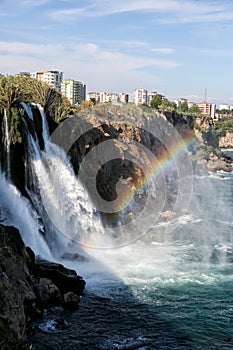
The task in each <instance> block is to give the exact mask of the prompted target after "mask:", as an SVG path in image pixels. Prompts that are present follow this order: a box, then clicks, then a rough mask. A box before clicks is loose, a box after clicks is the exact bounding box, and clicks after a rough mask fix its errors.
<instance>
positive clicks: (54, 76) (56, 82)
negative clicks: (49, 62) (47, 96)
mask: <svg viewBox="0 0 233 350" xmlns="http://www.w3.org/2000/svg"><path fill="white" fill-rule="evenodd" d="M30 76H31V77H32V78H35V79H37V80H39V81H43V82H44V83H47V84H48V85H50V86H51V87H52V88H54V89H56V90H57V91H59V92H61V82H62V79H63V72H59V71H56V70H39V71H38V72H32V73H30Z"/></svg>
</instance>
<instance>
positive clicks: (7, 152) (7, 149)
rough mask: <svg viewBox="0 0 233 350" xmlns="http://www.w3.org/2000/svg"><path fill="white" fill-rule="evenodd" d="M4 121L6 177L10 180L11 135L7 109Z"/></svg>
mask: <svg viewBox="0 0 233 350" xmlns="http://www.w3.org/2000/svg"><path fill="white" fill-rule="evenodd" d="M3 120H4V129H5V135H4V145H5V149H6V176H7V178H10V176H11V174H10V172H11V167H10V145H11V144H10V134H9V127H8V120H7V113H6V109H4V114H3Z"/></svg>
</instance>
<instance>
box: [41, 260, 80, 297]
mask: <svg viewBox="0 0 233 350" xmlns="http://www.w3.org/2000/svg"><path fill="white" fill-rule="evenodd" d="M35 276H36V278H38V279H40V278H47V279H50V280H51V281H52V282H53V283H54V284H55V285H56V286H57V288H58V289H59V290H60V292H61V293H62V294H65V293H67V292H74V293H76V294H82V293H83V290H84V287H85V284H86V282H85V281H84V280H83V278H82V277H81V276H78V275H77V273H76V271H74V270H71V269H67V268H65V267H64V266H63V265H61V264H57V263H52V262H49V261H46V260H41V261H39V262H37V263H36V264H35Z"/></svg>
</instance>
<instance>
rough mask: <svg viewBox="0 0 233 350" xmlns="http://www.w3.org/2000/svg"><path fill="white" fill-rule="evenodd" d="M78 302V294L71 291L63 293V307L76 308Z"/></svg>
mask: <svg viewBox="0 0 233 350" xmlns="http://www.w3.org/2000/svg"><path fill="white" fill-rule="evenodd" d="M79 302H80V296H79V295H77V294H75V293H73V292H68V293H66V294H64V295H63V307H64V308H66V309H71V310H73V309H76V308H77V307H78V304H79Z"/></svg>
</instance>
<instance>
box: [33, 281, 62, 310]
mask: <svg viewBox="0 0 233 350" xmlns="http://www.w3.org/2000/svg"><path fill="white" fill-rule="evenodd" d="M36 289H37V295H38V298H39V302H40V303H41V306H42V307H46V308H49V307H53V306H56V305H59V304H61V303H62V296H61V293H60V291H59V289H58V288H57V286H56V285H55V284H54V283H53V282H52V281H51V280H49V279H47V278H40V280H39V283H38V285H37V287H36Z"/></svg>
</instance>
